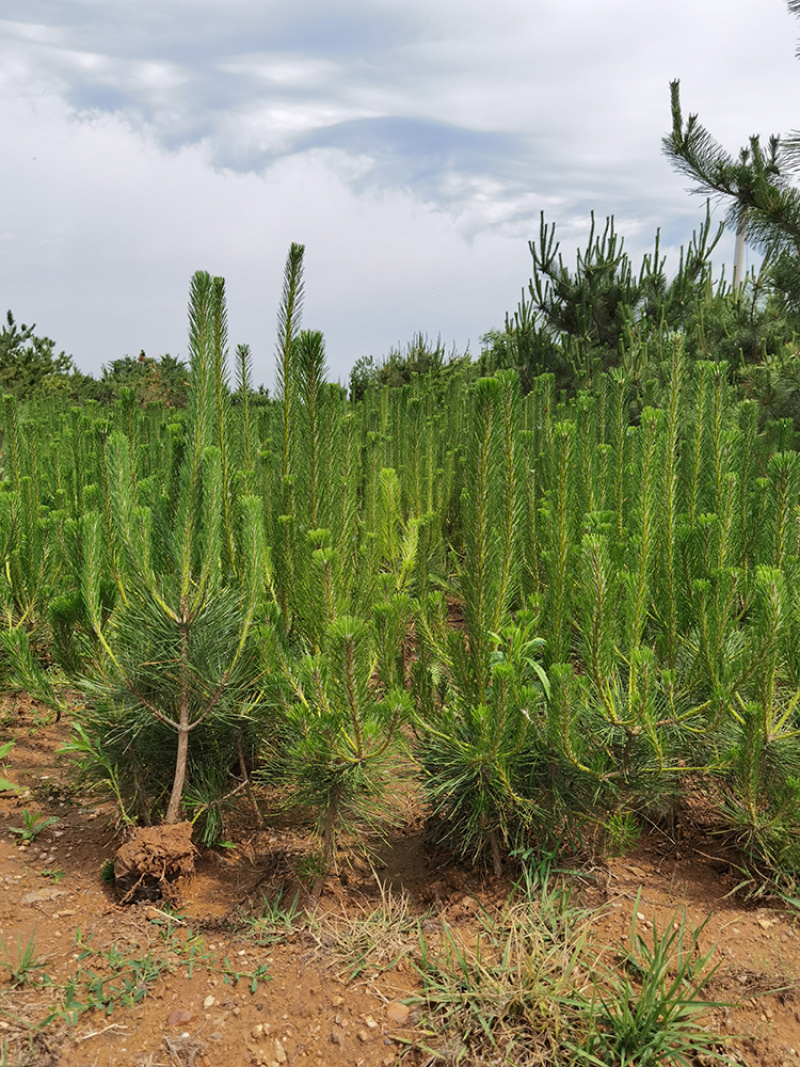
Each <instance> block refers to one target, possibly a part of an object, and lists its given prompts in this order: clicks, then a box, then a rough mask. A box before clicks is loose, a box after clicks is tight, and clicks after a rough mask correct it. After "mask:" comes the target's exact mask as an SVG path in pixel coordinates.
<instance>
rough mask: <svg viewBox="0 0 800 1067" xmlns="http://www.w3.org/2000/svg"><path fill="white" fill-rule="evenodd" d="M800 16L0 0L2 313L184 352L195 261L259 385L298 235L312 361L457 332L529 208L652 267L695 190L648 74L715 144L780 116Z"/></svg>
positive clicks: (90, 352) (96, 360)
mask: <svg viewBox="0 0 800 1067" xmlns="http://www.w3.org/2000/svg"><path fill="white" fill-rule="evenodd" d="M799 37H800V21H798V20H797V19H796V18H793V17H792V16H791V15H790V14H789V11H788V8H787V5H786V3H785V0H725V2H723V0H493V2H491V3H488V2H486V0H480V2H478V0H458V2H456V0H294V2H292V3H289V2H288V0H280V2H278V0H0V97H1V102H2V106H1V107H0V313H2V312H4V311H5V310H6V308H8V309H11V310H12V312H13V314H14V316H15V318H16V319H17V321H18V322H25V323H28V324H30V323H35V324H36V326H37V333H39V334H45V335H47V336H49V337H52V338H53V339H54V340H55V342H56V345H57V348H58V349H59V350H61V349H64V350H66V352H67V353H69V354H70V355H72V357H73V359H74V360H75V363H76V364H77V366H78V367H80V369H81V370H84V371H87V372H90V373H92V374H97V373H98V372H99V371H100V368H101V367H102V365H104V364H105V365H107V364H108V363H110V361H111V360H114V359H118V358H120V357H122V356H125V355H138V353H139V351H140V350H142V349H144V350H145V351H146V352H147V354H148V355H151V356H156V355H161V354H163V353H166V352H169V353H170V354H172V355H173V356H178V357H180V358H185V357H186V352H187V322H188V319H187V301H188V292H189V283H190V280H191V276H192V274H193V273H194V272H195V271H196V270H207V271H209V272H210V273H212V274H215V275H222V276H223V277H224V278H225V279H226V293H227V301H228V315H229V336H230V341H231V346H232V350H233V348H235V346H236V345H237V344H239V343H247V344H249V345H250V346H251V350H252V353H253V363H254V377H255V380H256V381H257V382H259V383H262V384H264V385H266V386H269V387H271V386H273V385H274V377H275V370H274V354H275V339H276V316H277V311H278V303H279V299H280V292H281V282H282V275H283V266H284V262H285V259H286V254H287V251H288V248H289V245H290V243H291V242H293V241H296V242H300V243H302V244H304V245H305V289H306V297H305V305H304V312H303V327H304V328H308V329H316V330H322V331H323V333H324V335H325V341H326V351H327V359H328V367H329V376H330V377H331V378H332V379H334V380H336V379H339V380H341V381H343V382H346V380H347V377H348V375H349V372H350V369H351V368H352V366H353V364H354V362H355V361H356V360H357V359H359V358H360V357H362V356H367V355H372V356H373V357H374V358H375V359H376V360H379V359H381V358H382V357H385V356H386V355H387V354H388V353H389V352H390V350H391V349H392V348H397V347H403V346H405V344H406V343H407V342H409V341H410V340H411V338H412V337H413V335H414V334H416V333H420V332H421V333H423V334H425V335H427V336H428V337H429V338H430V339H431V340H436V339H437V338H441V340H442V342H443V343H444V344H445V346H446V347H447V349H448V350H452V351H454V352H458V353H459V354H460V353H463V352H464V351H469V352H470V353H471V354H472V355H477V354H478V353H479V351H480V347H481V336H482V335H483V334H485V333H486V332H487V331H489V330H491V329H494V328H500V327H502V325H503V322H504V319H505V315H506V312H510V311H513V310H514V308H515V307H516V304H517V301H518V299H519V294H520V290H521V288H522V287H523V286H525V285H526V284H527V281H528V279H529V277H530V272H531V271H530V268H531V257H530V251H529V248H528V241H529V239H531V238H534V237H535V236H536V235H537V233H538V229H539V219H540V213H541V212H544V213H545V218H546V220H547V221H548V222H553V223H555V224H556V227H557V229H556V235H557V238H558V240H559V241H560V245H561V251H562V253H563V255H564V257H565V260H566V261H567V262H571V263H574V260H575V251H576V249H577V248H578V246H579V245H582V244H583V243H585V241H586V238H587V236H588V229H589V219H590V214H591V212H594V213H595V215H596V217H597V218H598V219H599V220H601V221H602V220H603V219H604V218H605V217H606V216H608V215H614V216H615V219H616V226H617V230H618V232H619V233H620V234H622V235H624V237H625V248H626V249H627V251H628V252H629V253H630V255H631V257H632V258H633V260H634V263H636V264H638V263H639V262H640V260H641V256H642V255H643V254H644V253H645V252H646V251H648V250H649V249H650V248H651V247H652V242H653V237H654V235H655V232H656V230H657V229H660V231H661V244H662V251H665V252H667V254H668V256H669V258H668V261H667V268H668V270H669V266H670V263H673V264H674V263H676V262H677V249H678V248H679V246H680V245H681V243H684V242H688V240H689V238H690V237H691V234H692V230H693V229H694V228H695V227H696V226H697V225H699V223H700V222H701V221H702V217H703V213H704V201H703V200H702V198H701V197H698V196H696V195H691V193H690V192H689V182H688V180H687V179H686V178H685V177H683V176H681V175H679V174H677V173H676V172H675V171H674V170H673V169H672V168H671V167H670V164H669V162H668V161H667V159H666V158H665V157H664V156H663V154H662V151H661V138H662V137H663V136H664V135H665V134H666V133H668V132H669V128H670V110H669V82H670V81H671V80H672V79H674V78H680V80H681V93H682V102H683V107H684V111H685V113H688V112H697V113H699V115H700V119H701V121H702V122H703V123H704V124H705V125H706V126H707V127H708V128H709V129H710V130H711V131H712V133H713V134H714V135H715V136H716V138H717V139H718V140H719V141H720V142H721V143H722V144H723V145H724V146H725V147H726V148H727V149H728V150H729V151H731V152H734V153H735V152H737V151H738V148H739V147H740V146H741V145H743V144H744V143H746V141H747V139H748V137H749V136H750V135H751V134H753V133H760V134H762V135H763V136H767V135H769V134H771V133H789V132H790V131H792V130H793V129H797V128H798V127H799V126H800V62H798V60H797V58H796V57H795V52H796V46H797V41H798V38H799ZM714 210H715V218H722V217H724V208H723V207H722V206H717V207H715V209H714ZM750 255H751V257H753V260H754V259H755V253H750ZM728 257H730V258H732V238H731V239H730V240H727V239H726V242H725V243H723V244H722V245H721V246H720V248H719V252H718V258H719V259H720V261H721V260H724V259H726V258H728Z"/></svg>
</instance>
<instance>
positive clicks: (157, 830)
mask: <svg viewBox="0 0 800 1067" xmlns="http://www.w3.org/2000/svg"><path fill="white" fill-rule="evenodd" d="M196 855H197V849H196V848H195V847H194V845H193V844H192V824H191V823H188V822H180V823H175V824H173V825H170V826H167V825H163V826H144V827H141V828H140V829H138V830H136V832H135V833H134V835H133V837H132V838H131V839H130V840H129V841H126V842H125V844H124V845H122V847H121V848H119V849H118V850H117V854H116V855H115V856H114V885H115V887H116V890H117V894H118V896H119V901H120V903H121V904H134V903H136V902H137V901H140V900H159V899H161V898H162V897H163V898H164V899H165V900H168V901H169V902H170V903H172V904H177V903H178V902H179V894H178V887H177V884H176V883H177V881H178V879H179V878H185V877H189V876H190V875H192V874H194V860H195V856H196Z"/></svg>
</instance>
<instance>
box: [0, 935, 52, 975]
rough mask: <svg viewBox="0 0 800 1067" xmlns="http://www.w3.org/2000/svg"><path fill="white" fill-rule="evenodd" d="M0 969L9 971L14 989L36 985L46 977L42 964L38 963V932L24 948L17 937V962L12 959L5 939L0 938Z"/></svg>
mask: <svg viewBox="0 0 800 1067" xmlns="http://www.w3.org/2000/svg"><path fill="white" fill-rule="evenodd" d="M0 967H3V968H5V970H7V971H8V974H9V979H10V981H11V986H12V988H14V989H17V988H19V987H20V986H27V985H34V984H36V982H37V981H39V980H41V979H42V977H43V975H44V968H43V967H42V964H41V963H37V962H36V931H35V930H34V932H33V933H32V934H31V936H30V940H29V941H28V943H27V944H26V945H25V947H24V948H23V946H22V941H21V939H20V938H19V937H17V962H16V963H14V962H13V961H12V959H11V953H10V952H9V950H8V946H7V945H6V943H5V941H4V939H3V938H2V937H0Z"/></svg>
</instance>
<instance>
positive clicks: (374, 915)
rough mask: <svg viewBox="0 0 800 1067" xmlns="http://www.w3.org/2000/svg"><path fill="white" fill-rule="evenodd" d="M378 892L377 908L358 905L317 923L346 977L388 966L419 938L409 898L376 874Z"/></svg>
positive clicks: (401, 957) (321, 939)
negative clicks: (357, 911)
mask: <svg viewBox="0 0 800 1067" xmlns="http://www.w3.org/2000/svg"><path fill="white" fill-rule="evenodd" d="M376 881H377V883H378V889H379V892H380V904H379V905H378V907H377V908H374V909H371V910H370V909H369V908H367V907H363V906H362V908H361V912H360V914H356V915H348V914H343V915H331V914H329V915H326V916H325V917H324V919H323V920H321V921H320V922H319V923H318V924H317V935H318V937H319V938H320V942H321V943H322V944H326V945H328V946H331V947H333V949H334V951H335V952H336V954H337V955H338V956H340V957H341V958H342V960H343V961H344V965H345V974H346V975H347V978H348V980H349V981H352V980H353V979H354V978H358V977H359V976H361V975H364V974H365V973H369V972H373V973H374V972H381V971H386V970H389V969H390V968H392V967H394V966H395V964H397V962H398V961H399V960H401V959H403V958H404V957H406V956H408V955H409V952H410V948H411V947H412V946H413V945H414V944H416V943H418V942H419V938H420V923H421V922H422V921H423V920H424V919H425V918H426V917H427V916H422V918H418V917H417V916H416V915H415V914H414V911H413V908H412V903H411V898H410V897H409V896H408V894H407V893H405V892H403V893H400V894H399V895H397V894H394V893H392V892H391V890H390V889H387V887H386V886H385V885H384V884H383V883H382V882H381V881H380V880H379V879H377V878H376Z"/></svg>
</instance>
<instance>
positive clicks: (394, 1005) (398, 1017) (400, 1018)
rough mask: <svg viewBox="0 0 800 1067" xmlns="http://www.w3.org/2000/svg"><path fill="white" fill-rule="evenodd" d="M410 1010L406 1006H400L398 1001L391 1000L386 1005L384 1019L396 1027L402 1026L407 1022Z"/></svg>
mask: <svg viewBox="0 0 800 1067" xmlns="http://www.w3.org/2000/svg"><path fill="white" fill-rule="evenodd" d="M410 1014H411V1009H410V1008H409V1007H408V1005H407V1004H401V1003H400V1001H399V1000H393V1001H392V1002H391V1003H390V1004H387V1005H386V1018H387V1019H388V1020H389V1021H390V1022H393V1023H397V1025H398V1026H404V1025H405V1024H406V1023H407V1022H408V1017H409V1015H410Z"/></svg>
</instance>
